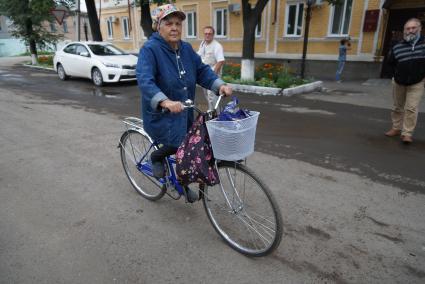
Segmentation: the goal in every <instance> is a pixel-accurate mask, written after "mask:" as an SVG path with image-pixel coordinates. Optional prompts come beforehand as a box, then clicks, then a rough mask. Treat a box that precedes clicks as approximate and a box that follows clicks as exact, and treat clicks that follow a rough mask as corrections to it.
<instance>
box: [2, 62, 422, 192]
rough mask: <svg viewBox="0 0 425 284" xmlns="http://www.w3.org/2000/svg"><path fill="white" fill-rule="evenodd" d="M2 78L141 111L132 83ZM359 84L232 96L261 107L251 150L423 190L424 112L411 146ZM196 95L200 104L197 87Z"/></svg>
mask: <svg viewBox="0 0 425 284" xmlns="http://www.w3.org/2000/svg"><path fill="white" fill-rule="evenodd" d="M0 84H1V85H2V86H3V87H6V88H8V89H9V88H10V89H11V90H14V91H19V90H31V93H32V94H33V95H37V96H40V97H42V98H44V99H48V100H49V101H51V102H52V103H54V104H63V105H70V106H73V107H76V108H82V109H85V110H89V111H92V112H96V113H111V114H114V115H117V116H119V117H124V116H138V115H139V105H140V96H139V91H138V88H137V84H136V83H135V82H126V83H119V84H114V85H107V86H105V87H102V88H98V87H95V86H93V84H92V83H91V82H90V81H89V80H86V79H75V78H71V79H70V80H68V81H64V82H63V81H60V80H59V79H58V78H57V76H56V74H55V73H53V72H51V71H45V70H34V69H30V68H27V67H23V66H18V65H16V66H11V67H7V68H3V69H2V71H1V73H0ZM360 84H361V83H360V82H359V91H358V92H356V91H353V86H352V85H351V86H350V87H351V89H350V90H347V89H344V86H343V85H342V86H341V87H339V89H337V88H338V85H336V86H335V85H332V84H329V85H331V87H332V88H333V89H331V91H328V92H325V93H313V94H307V95H302V96H294V97H282V96H258V95H252V94H237V96H238V98H239V99H240V102H241V105H243V106H244V107H246V108H248V109H253V110H258V111H260V112H261V115H260V120H259V125H258V128H257V139H256V151H259V152H263V153H267V154H271V155H274V156H276V157H281V158H289V159H296V160H300V161H305V162H308V163H311V164H313V165H318V166H321V167H325V168H329V169H336V170H341V171H346V172H351V173H354V174H357V175H360V176H363V177H367V178H370V179H371V180H373V181H379V182H382V183H384V184H390V185H394V186H397V187H400V188H402V189H403V190H407V191H415V192H420V193H425V175H424V168H425V115H424V114H422V113H421V114H420V115H419V119H418V126H417V129H416V134H415V137H414V138H415V140H414V143H413V144H412V145H408V146H406V145H403V144H401V143H400V141H399V139H397V138H394V139H390V138H387V137H385V136H384V135H383V133H384V132H385V131H386V130H387V129H388V128H389V127H390V122H389V110H388V109H386V108H385V107H386V106H385V103H383V102H384V101H385V100H386V101H385V102H387V107H389V100H388V99H387V98H385V97H384V98H378V97H376V98H375V97H373V96H371V95H369V96H368V94H367V93H365V92H367V90H366V91H365V88H366V87H364V86H363V88H362V86H361V85H360ZM378 89H381V91H382V89H385V88H384V87H382V88H381V87H379V88H378ZM197 95H198V98H200V100H198V101H199V102H198V103H199V105H200V106H201V108H205V106H206V103H205V101H204V99H203V97H202V94H201V92H200V90H199V89H198V94H197ZM388 96H390V94H388ZM362 100H363V101H364V102H365V103H362ZM374 100H375V101H376V106H374V105H373V104H374Z"/></svg>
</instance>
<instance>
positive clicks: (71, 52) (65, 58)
mask: <svg viewBox="0 0 425 284" xmlns="http://www.w3.org/2000/svg"><path fill="white" fill-rule="evenodd" d="M76 49H77V45H76V44H71V45H68V46H67V47H65V48H64V50H63V53H62V54H61V57H60V60H59V62H60V63H61V64H62V66H63V68H64V69H65V73H66V74H67V75H70V76H76V75H77V73H76V72H75V68H74V65H75V64H74V61H75V60H74V58H75V57H76V53H75V52H76Z"/></svg>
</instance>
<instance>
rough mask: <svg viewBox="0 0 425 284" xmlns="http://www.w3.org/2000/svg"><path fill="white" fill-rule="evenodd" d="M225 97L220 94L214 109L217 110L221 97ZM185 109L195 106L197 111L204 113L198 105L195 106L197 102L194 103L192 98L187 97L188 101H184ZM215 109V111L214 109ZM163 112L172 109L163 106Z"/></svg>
mask: <svg viewBox="0 0 425 284" xmlns="http://www.w3.org/2000/svg"><path fill="white" fill-rule="evenodd" d="M222 97H223V95H219V96H218V100H217V103H216V104H215V106H214V110H216V109H217V108H218V105H219V104H220V101H221V98H222ZM182 104H183V110H185V109H189V108H193V109H194V110H196V111H197V112H199V113H203V111H202V110H200V109H199V108H197V107H196V106H195V104H194V102H193V101H192V100H191V99H187V100H186V101H184V102H183V103H182ZM214 110H213V111H214ZM161 112H162V113H169V112H170V110H169V109H168V108H161ZM208 112H212V111H207V113H208Z"/></svg>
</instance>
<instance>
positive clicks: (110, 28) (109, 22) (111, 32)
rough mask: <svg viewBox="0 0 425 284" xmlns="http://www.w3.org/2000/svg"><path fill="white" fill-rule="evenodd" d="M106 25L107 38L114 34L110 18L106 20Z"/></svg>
mask: <svg viewBox="0 0 425 284" xmlns="http://www.w3.org/2000/svg"><path fill="white" fill-rule="evenodd" d="M106 25H107V26H108V38H109V39H112V36H113V35H114V30H113V26H112V21H111V19H107V20H106Z"/></svg>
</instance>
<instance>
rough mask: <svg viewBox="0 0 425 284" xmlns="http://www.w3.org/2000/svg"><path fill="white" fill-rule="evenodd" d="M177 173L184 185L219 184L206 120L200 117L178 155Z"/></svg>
mask: <svg viewBox="0 0 425 284" xmlns="http://www.w3.org/2000/svg"><path fill="white" fill-rule="evenodd" d="M176 173H177V176H178V177H179V181H180V183H181V184H182V185H188V184H190V183H194V182H197V183H200V184H206V185H209V186H213V185H215V184H218V183H219V179H218V173H217V169H216V167H215V166H214V158H213V154H212V147H211V142H210V138H209V136H208V132H207V127H206V125H205V118H204V116H202V115H199V116H198V117H197V118H196V120H195V122H194V123H193V125H192V127H191V128H190V130H189V132H188V133H187V135H186V137H185V139H184V140H183V142H182V144H181V145H180V147H179V148H178V150H177V153H176Z"/></svg>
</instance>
